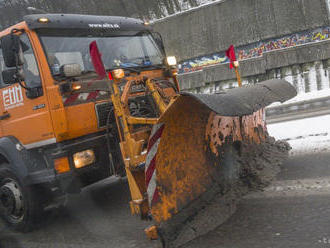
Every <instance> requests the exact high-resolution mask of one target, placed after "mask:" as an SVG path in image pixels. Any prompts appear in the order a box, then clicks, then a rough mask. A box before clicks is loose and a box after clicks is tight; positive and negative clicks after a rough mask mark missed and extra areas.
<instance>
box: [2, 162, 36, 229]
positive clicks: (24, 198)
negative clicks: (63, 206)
mask: <svg viewBox="0 0 330 248" xmlns="http://www.w3.org/2000/svg"><path fill="white" fill-rule="evenodd" d="M8 168H9V165H8V164H2V165H0V215H1V217H2V218H3V219H4V221H5V222H6V223H7V224H8V225H9V226H10V227H11V228H13V229H15V230H17V231H21V232H29V231H31V230H33V229H34V228H35V226H36V224H37V223H38V220H39V219H40V217H41V214H42V208H41V204H40V201H39V200H38V197H37V194H36V192H35V191H34V189H33V188H32V187H31V186H27V185H24V184H23V182H22V180H21V179H20V178H18V177H17V176H16V175H14V173H12V172H11V170H9V169H8Z"/></svg>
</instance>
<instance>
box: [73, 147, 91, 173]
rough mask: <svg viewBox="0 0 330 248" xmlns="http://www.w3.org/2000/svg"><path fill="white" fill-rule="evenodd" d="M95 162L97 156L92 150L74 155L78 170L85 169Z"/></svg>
mask: <svg viewBox="0 0 330 248" xmlns="http://www.w3.org/2000/svg"><path fill="white" fill-rule="evenodd" d="M94 162H95V154H94V151H93V150H92V149H89V150H85V151H81V152H77V153H75V154H73V163H74V167H76V168H77V169H79V168H82V167H85V166H87V165H90V164H92V163H94Z"/></svg>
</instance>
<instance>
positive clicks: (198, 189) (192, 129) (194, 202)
mask: <svg viewBox="0 0 330 248" xmlns="http://www.w3.org/2000/svg"><path fill="white" fill-rule="evenodd" d="M295 95H296V91H295V89H294V88H293V87H292V86H291V85H290V84H289V83H288V82H286V81H283V80H270V81H265V82H262V83H259V84H256V85H254V86H248V87H242V88H237V89H232V90H228V91H227V92H225V93H222V94H215V95H206V94H191V93H182V94H181V95H180V96H179V97H178V98H177V99H176V100H175V102H174V103H172V105H171V106H170V107H168V109H167V110H166V112H165V113H164V114H163V115H162V116H161V118H160V120H159V122H158V124H157V125H155V126H154V127H153V130H152V133H151V136H150V140H149V145H148V154H147V159H146V185H147V192H148V201H149V205H150V207H151V214H152V217H153V219H154V220H155V221H156V222H157V223H158V226H159V230H160V236H161V237H162V239H163V241H164V244H165V246H166V247H178V246H180V245H182V244H184V243H186V242H188V241H189V240H191V239H194V238H196V237H198V236H200V235H202V234H204V233H206V232H208V231H210V230H212V229H214V228H215V227H216V226H218V225H219V224H221V223H223V222H224V221H225V220H226V219H227V218H228V217H229V216H230V215H231V214H232V213H233V212H234V211H235V206H236V202H237V200H238V199H239V198H240V196H241V195H243V194H245V193H246V192H247V191H248V190H249V189H251V188H256V187H263V186H264V185H266V184H267V183H268V182H269V181H270V180H271V178H272V177H273V175H275V174H276V172H277V170H278V168H277V165H278V164H280V162H281V160H282V159H283V158H284V157H285V156H286V155H287V152H288V147H286V146H285V145H283V144H279V143H276V142H275V140H274V139H272V138H270V137H269V136H268V133H267V129H266V123H265V115H264V113H265V112H264V107H265V106H267V105H269V104H271V103H272V102H277V101H280V102H283V101H286V100H288V99H290V98H292V97H294V96H295Z"/></svg>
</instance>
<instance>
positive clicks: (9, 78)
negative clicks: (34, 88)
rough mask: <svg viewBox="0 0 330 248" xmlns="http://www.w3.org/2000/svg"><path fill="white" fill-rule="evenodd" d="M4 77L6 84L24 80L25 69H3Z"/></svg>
mask: <svg viewBox="0 0 330 248" xmlns="http://www.w3.org/2000/svg"><path fill="white" fill-rule="evenodd" d="M2 78H3V82H4V83H5V84H14V83H17V82H19V81H20V80H24V74H23V70H17V69H16V68H11V69H7V70H3V71H2Z"/></svg>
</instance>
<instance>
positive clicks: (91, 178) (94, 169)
mask: <svg viewBox="0 0 330 248" xmlns="http://www.w3.org/2000/svg"><path fill="white" fill-rule="evenodd" d="M112 145H115V144H112ZM107 147H108V146H107V139H106V134H104V133H103V134H94V135H89V136H85V137H80V138H77V139H74V140H69V141H65V142H62V143H58V144H55V145H53V146H52V147H48V148H47V149H45V150H44V155H45V159H46V161H47V164H48V165H47V167H48V168H47V169H45V170H41V171H37V172H33V173H31V174H30V175H29V181H30V183H31V184H45V183H47V184H49V186H48V187H50V188H51V189H52V191H57V190H60V191H61V192H63V193H77V192H79V191H80V190H81V188H83V187H85V186H87V185H90V184H92V183H95V182H97V181H100V180H102V179H104V178H107V177H109V176H111V175H112V172H111V170H110V159H109V149H108V148H107ZM87 149H93V151H94V153H95V158H96V159H95V162H94V163H92V164H90V165H87V166H86V167H83V168H79V169H76V168H75V166H74V163H73V154H74V153H76V152H80V151H84V150H87ZM60 157H67V158H68V160H69V165H70V171H69V172H66V173H61V174H58V173H56V171H55V169H54V162H53V160H54V159H55V158H60Z"/></svg>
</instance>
